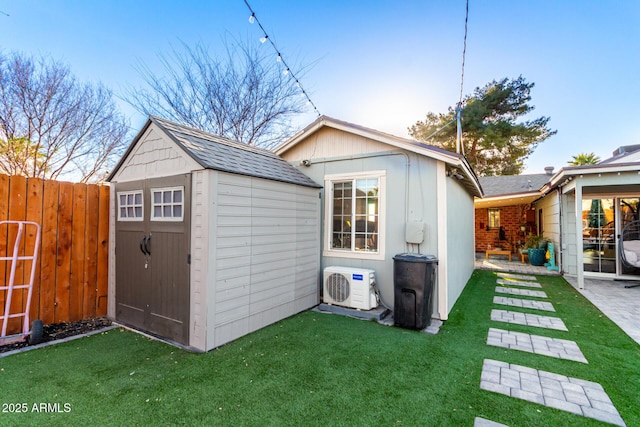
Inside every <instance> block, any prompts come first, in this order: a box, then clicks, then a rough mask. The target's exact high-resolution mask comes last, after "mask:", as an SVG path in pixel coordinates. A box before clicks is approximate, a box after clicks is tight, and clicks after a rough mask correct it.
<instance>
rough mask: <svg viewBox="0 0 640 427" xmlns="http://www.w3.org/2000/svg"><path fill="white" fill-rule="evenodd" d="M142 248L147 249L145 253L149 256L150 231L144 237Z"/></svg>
mask: <svg viewBox="0 0 640 427" xmlns="http://www.w3.org/2000/svg"><path fill="white" fill-rule="evenodd" d="M145 239H146V240H145V241H144V248H145V250H146V251H147V255H149V256H151V249H150V248H149V243H151V233H149V235H148V236H147V237H146V238H145Z"/></svg>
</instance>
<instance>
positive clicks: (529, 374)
mask: <svg viewBox="0 0 640 427" xmlns="http://www.w3.org/2000/svg"><path fill="white" fill-rule="evenodd" d="M480 388H481V389H483V390H487V391H492V392H495V393H500V394H504V395H507V396H511V397H515V398H518V399H523V400H526V401H529V402H534V403H538V404H540V405H545V406H549V407H552V408H556V409H560V410H562V411H567V412H572V413H574V414H578V415H582V416H585V417H588V418H594V419H597V420H600V421H603V422H607V423H611V424H615V425H618V426H625V425H626V424H625V423H624V421H623V420H622V417H620V414H619V413H618V410H617V409H616V408H615V406H613V403H612V402H611V399H610V398H609V396H608V395H607V393H606V392H605V390H604V389H603V388H602V386H601V385H600V384H598V383H594V382H591V381H585V380H581V379H579V378H570V377H566V376H564V375H558V374H554V373H552V372H546V371H539V370H537V369H533V368H529V367H526V366H520V365H514V364H509V363H506V362H501V361H498V360H491V359H485V360H484V362H483V366H482V376H481V380H480Z"/></svg>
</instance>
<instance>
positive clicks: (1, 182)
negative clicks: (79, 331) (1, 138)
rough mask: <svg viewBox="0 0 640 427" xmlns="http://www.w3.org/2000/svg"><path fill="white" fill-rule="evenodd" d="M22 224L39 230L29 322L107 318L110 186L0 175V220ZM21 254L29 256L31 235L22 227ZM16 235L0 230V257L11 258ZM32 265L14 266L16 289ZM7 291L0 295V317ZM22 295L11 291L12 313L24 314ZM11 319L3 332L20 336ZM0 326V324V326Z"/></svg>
mask: <svg viewBox="0 0 640 427" xmlns="http://www.w3.org/2000/svg"><path fill="white" fill-rule="evenodd" d="M1 220H19V221H21V220H27V221H33V222H37V223H38V224H40V226H41V230H42V232H41V237H42V240H41V244H40V251H39V254H38V258H37V261H36V269H35V277H34V284H33V286H34V287H33V296H32V301H31V308H30V311H29V314H30V318H31V320H35V319H41V320H42V322H43V323H44V324H45V325H46V324H50V323H58V322H69V321H76V320H81V319H88V318H92V317H98V316H104V315H106V313H107V262H108V237H109V187H107V186H101V185H94V184H81V183H71V182H58V181H49V180H42V179H38V178H25V177H22V176H11V177H9V176H7V175H0V221H1ZM26 231H27V233H26V235H25V236H24V237H23V241H24V243H23V244H22V245H21V247H20V255H24V254H27V255H30V254H32V253H33V250H34V245H35V230H34V229H33V227H29V228H27V230H26ZM15 234H16V233H15V230H12V229H11V228H9V227H6V226H5V227H0V256H11V255H12V252H13V242H15ZM10 268H11V267H10V265H9V262H8V261H0V283H1V284H2V285H3V286H4V285H7V284H8V281H9V269H10ZM30 272H31V261H22V262H18V264H17V270H16V276H15V280H14V282H15V284H22V283H28V281H29V274H30ZM6 298H7V292H6V291H0V315H2V314H3V313H4V308H5V302H6ZM26 302H27V291H26V290H18V291H14V294H13V298H12V301H11V310H10V312H11V313H18V312H23V311H25V310H24V307H25V305H26ZM21 323H22V319H11V320H10V321H9V328H8V331H7V333H18V332H20V326H21ZM0 326H1V325H0Z"/></svg>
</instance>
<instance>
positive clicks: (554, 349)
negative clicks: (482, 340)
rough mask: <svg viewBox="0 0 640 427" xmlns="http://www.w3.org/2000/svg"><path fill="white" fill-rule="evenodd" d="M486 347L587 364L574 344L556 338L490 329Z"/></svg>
mask: <svg viewBox="0 0 640 427" xmlns="http://www.w3.org/2000/svg"><path fill="white" fill-rule="evenodd" d="M487 345H492V346H495V347H503V348H508V349H511V350H520V351H526V352H528V353H534V354H540V355H542V356H549V357H555V358H557V359H565V360H573V361H574V362H581V363H589V362H587V359H586V358H585V357H584V355H583V354H582V351H581V350H580V347H578V344H577V343H576V342H574V341H569V340H563V339H558V338H549V337H543V336H540V335H529V334H525V333H522V332H514V331H505V330H504V329H496V328H490V329H489V335H488V336H487Z"/></svg>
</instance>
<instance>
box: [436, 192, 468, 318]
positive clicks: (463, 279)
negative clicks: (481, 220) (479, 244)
mask: <svg viewBox="0 0 640 427" xmlns="http://www.w3.org/2000/svg"><path fill="white" fill-rule="evenodd" d="M446 191H447V195H446V196H447V197H446V198H447V201H446V203H447V207H446V217H447V225H446V229H447V240H446V241H447V254H446V263H447V265H446V270H445V269H440V271H443V272H444V273H445V274H447V283H448V287H449V292H448V293H447V313H441V316H442V315H446V314H448V313H449V312H451V309H452V308H453V305H454V304H455V302H456V301H457V300H458V298H459V297H460V294H461V293H462V290H463V289H464V287H465V285H466V284H467V281H468V280H469V278H470V277H471V274H472V273H473V270H474V268H475V262H474V260H475V252H474V247H475V242H474V239H475V234H474V233H475V230H474V224H475V221H474V215H475V210H474V207H473V199H472V198H471V197H469V193H467V192H466V190H465V189H464V188H463V187H462V185H460V184H459V182H458V181H457V180H455V179H446ZM442 318H446V317H442Z"/></svg>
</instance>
